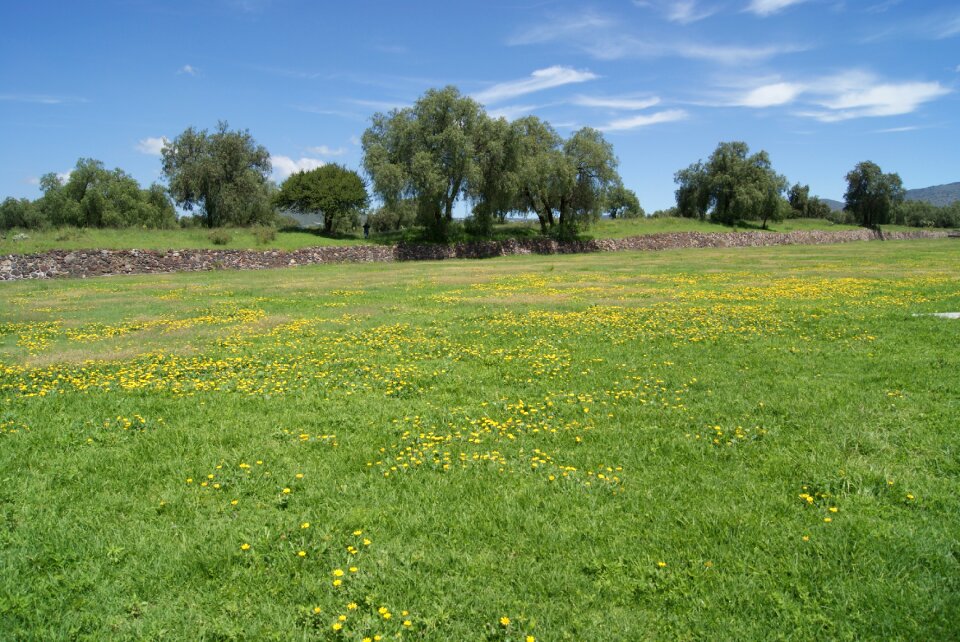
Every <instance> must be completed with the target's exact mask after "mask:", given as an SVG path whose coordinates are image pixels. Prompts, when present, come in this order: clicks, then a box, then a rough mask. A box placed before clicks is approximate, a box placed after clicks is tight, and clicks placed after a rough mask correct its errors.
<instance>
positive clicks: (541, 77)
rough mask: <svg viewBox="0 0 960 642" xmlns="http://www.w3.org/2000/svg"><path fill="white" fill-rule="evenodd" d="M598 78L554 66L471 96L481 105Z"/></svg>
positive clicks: (591, 74) (586, 73)
mask: <svg viewBox="0 0 960 642" xmlns="http://www.w3.org/2000/svg"><path fill="white" fill-rule="evenodd" d="M595 78H599V76H597V75H596V74H595V73H593V72H590V71H580V70H577V69H573V68H572V67H563V66H561V65H554V66H553V67H547V68H546V69H537V70H536V71H534V72H533V73H532V74H530V77H529V78H524V79H522V80H510V81H507V82H502V83H498V84H496V85H493V86H492V87H488V88H487V89H484V90H483V91H481V92H478V93H476V94H474V95H473V98H474V99H476V100H477V101H479V102H481V103H485V104H487V103H496V102H500V101H501V100H507V99H509V98H516V97H517V96H523V95H525V94H532V93H534V92H537V91H543V90H544V89H551V88H553V87H560V86H562V85H569V84H571V83H580V82H586V81H588V80H593V79H595Z"/></svg>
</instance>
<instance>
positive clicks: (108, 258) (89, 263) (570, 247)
mask: <svg viewBox="0 0 960 642" xmlns="http://www.w3.org/2000/svg"><path fill="white" fill-rule="evenodd" d="M945 236H947V232H946V231H939V230H938V231H928V230H917V231H915V232H884V233H883V238H885V239H888V240H901V239H919V238H942V237H945ZM877 238H878V235H877V233H876V232H873V231H871V230H867V229H860V230H848V231H843V232H827V231H813V232H787V233H775V232H670V233H663V234H648V235H643V236H631V237H628V238H623V239H597V240H591V241H571V242H559V241H554V240H551V239H523V240H507V241H480V242H474V243H456V244H451V245H428V244H417V245H414V244H400V245H395V246H385V245H351V246H338V247H332V246H325V247H312V248H304V249H300V250H294V251H290V252H281V251H275V250H272V251H270V250H268V251H257V250H166V251H154V250H72V251H70V250H54V251H51V252H43V253H39V254H11V255H8V256H3V257H0V281H13V280H17V279H47V278H54V277H75V278H86V277H91V276H106V275H115V274H152V273H164V272H193V271H201V270H220V269H228V270H262V269H267V268H278V267H288V266H294V265H314V264H319V263H369V262H387V261H429V260H440V259H480V258H489V257H493V256H508V255H513V254H574V253H583V252H616V251H619V250H667V249H679V248H703V247H759V246H766V245H819V244H825V243H849V242H851V241H870V240H876V239H877Z"/></svg>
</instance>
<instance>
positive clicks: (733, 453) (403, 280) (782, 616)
mask: <svg viewBox="0 0 960 642" xmlns="http://www.w3.org/2000/svg"><path fill="white" fill-rule="evenodd" d="M955 245H956V243H955V242H954V241H948V240H937V241H910V242H887V243H850V244H844V245H836V246H815V247H803V246H789V247H777V248H742V249H729V250H720V249H716V250H714V249H709V250H693V251H690V250H677V251H670V252H658V253H633V252H621V253H609V254H597V255H576V256H564V257H542V256H533V257H529V256H528V257H508V258H502V259H494V260H488V261H475V262H466V261H446V262H437V263H402V264H395V265H342V266H313V267H303V268H293V269H286V270H273V271H256V272H214V273H204V274H196V273H193V274H171V275H155V276H134V277H110V278H102V279H88V280H76V281H68V280H57V281H43V282H16V283H7V284H3V285H2V286H0V401H2V405H0V479H2V484H0V639H11V640H20V639H44V640H48V639H50V640H55V639H83V640H111V639H158V640H159V639H163V640H172V639H184V640H227V639H251V640H254V639H255V640H264V639H275V640H293V639H320V640H340V639H344V640H361V639H362V638H363V637H364V636H365V635H373V634H374V633H379V634H381V635H383V636H384V639H388V638H389V639H395V638H394V637H393V636H394V635H396V634H399V637H400V638H402V639H410V640H420V639H423V640H523V639H525V638H526V636H528V635H532V636H534V637H535V638H536V640H538V641H546V640H578V641H579V640H641V639H677V638H680V639H711V640H712V639H764V638H769V639H795V640H810V639H883V640H921V639H956V638H957V624H956V623H957V622H958V621H960V531H958V527H957V524H960V463H958V462H960V433H958V431H957V429H956V428H957V425H958V423H960V421H958V420H960V402H958V400H960V378H958V377H957V376H956V374H957V372H958V371H960V351H958V350H957V349H956V346H958V345H960V321H956V320H947V319H940V318H936V317H932V316H914V315H915V314H919V313H927V312H935V311H956V310H960V287H958V286H960V279H958V276H957V275H958V274H960V256H958V254H957V252H956V247H955ZM241 464H243V466H241ZM298 475H302V477H298ZM601 475H602V477H601ZM208 476H212V477H208ZM188 480H189V481H188ZM204 483H205V484H206V485H205V486H204V485H202V484H204ZM215 485H219V487H216V486H215ZM284 489H289V492H284ZM808 497H809V501H808V499H807V498H808ZM233 501H236V504H233V503H232V502H233ZM832 508H835V509H836V512H833V511H832V510H831V509H832ZM826 519H829V520H831V521H829V522H827V521H825V520H826ZM303 524H309V527H308V528H303V527H302V525H303ZM357 531H360V533H359V534H354V533H356V532H357ZM365 539H367V540H369V545H365V543H364V540H365ZM244 545H249V549H247V550H244ZM348 547H353V548H352V549H348ZM353 550H355V551H356V553H353V552H352V551H353ZM300 551H303V552H304V556H303V557H301V556H300V555H299V554H298V553H299V552H300ZM351 567H353V568H356V569H357V570H356V572H351V570H350V569H351ZM338 569H339V570H341V571H343V576H342V577H340V576H339V575H338V574H337V573H336V571H337V570H338ZM336 580H340V582H341V584H340V585H339V586H335V585H334V582H335V581H336ZM350 604H355V605H356V606H357V608H356V609H351V608H349V607H348V605H350ZM381 607H383V608H386V609H387V612H389V613H390V614H391V617H390V618H389V619H385V618H384V617H383V615H382V614H381V613H379V612H378V609H380V608H381ZM314 609H319V612H316V613H315V612H314ZM404 611H406V612H408V613H407V614H404ZM340 615H344V616H346V621H345V622H344V623H343V630H342V631H341V633H335V632H334V630H333V628H332V627H333V625H334V624H335V623H338V616H340ZM501 618H509V624H506V625H504V624H501ZM404 621H409V622H410V626H404Z"/></svg>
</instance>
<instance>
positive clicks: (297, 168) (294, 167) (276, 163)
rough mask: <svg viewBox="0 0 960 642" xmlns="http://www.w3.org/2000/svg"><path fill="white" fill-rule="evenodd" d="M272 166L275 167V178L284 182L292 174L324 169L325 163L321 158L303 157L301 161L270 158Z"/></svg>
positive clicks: (286, 157) (282, 157)
mask: <svg viewBox="0 0 960 642" xmlns="http://www.w3.org/2000/svg"><path fill="white" fill-rule="evenodd" d="M270 164H271V165H273V177H274V178H275V179H276V180H280V181H282V180H283V179H285V178H286V177H288V176H290V175H291V174H295V173H297V172H301V171H306V172H308V171H310V170H311V169H317V168H318V167H323V165H324V162H323V161H322V160H320V159H319V158H307V157H301V158H299V159H294V158H290V157H289V156H270Z"/></svg>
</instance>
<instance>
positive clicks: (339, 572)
mask: <svg viewBox="0 0 960 642" xmlns="http://www.w3.org/2000/svg"><path fill="white" fill-rule="evenodd" d="M333 576H334V577H343V569H341V568H335V569H333Z"/></svg>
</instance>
